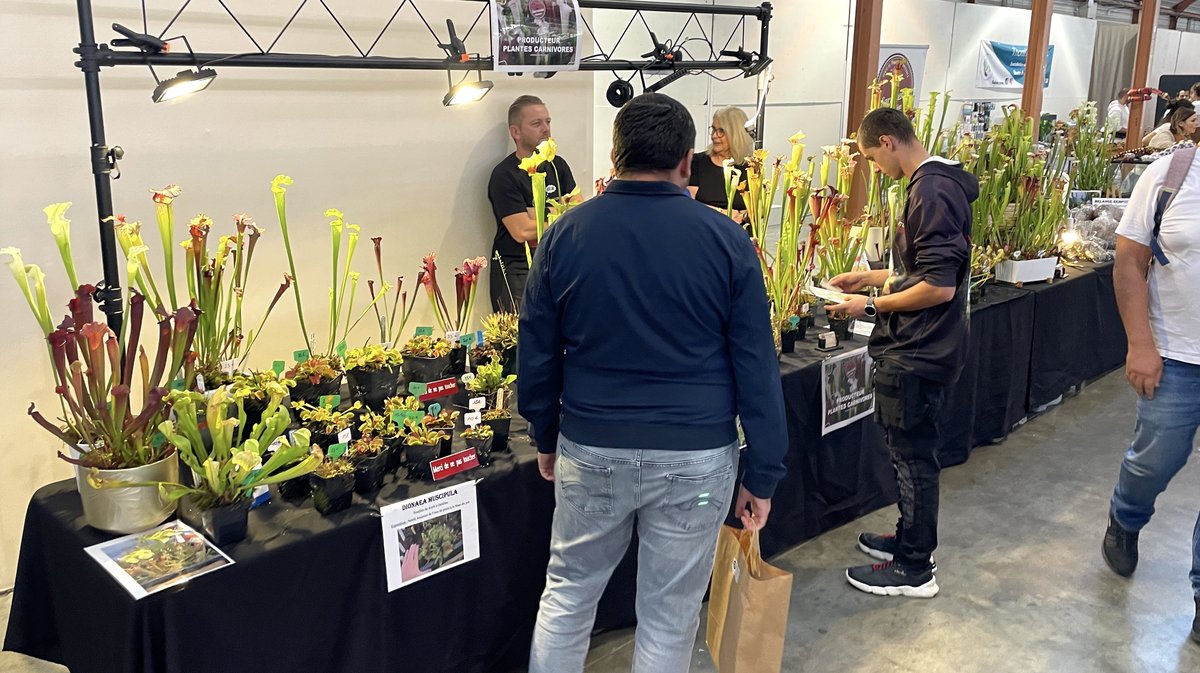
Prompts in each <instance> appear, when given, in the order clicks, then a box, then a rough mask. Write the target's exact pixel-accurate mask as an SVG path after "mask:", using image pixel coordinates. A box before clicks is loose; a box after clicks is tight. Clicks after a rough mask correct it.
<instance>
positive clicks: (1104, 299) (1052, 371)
mask: <svg viewBox="0 0 1200 673" xmlns="http://www.w3.org/2000/svg"><path fill="white" fill-rule="evenodd" d="M1026 288H1027V289H1029V290H1030V291H1031V292H1032V293H1033V298H1034V319H1033V343H1034V348H1033V357H1032V360H1031V361H1030V366H1029V396H1028V402H1027V405H1026V406H1027V410H1028V411H1030V412H1036V411H1039V410H1041V409H1043V408H1044V407H1045V406H1046V405H1048V404H1050V403H1052V402H1054V401H1056V400H1058V399H1059V398H1060V397H1062V396H1063V395H1064V394H1065V393H1068V392H1070V391H1071V390H1072V389H1075V388H1077V387H1078V386H1079V385H1081V384H1083V383H1085V382H1087V381H1091V380H1093V379H1095V378H1097V377H1099V376H1102V375H1103V374H1106V373H1108V372H1110V371H1112V370H1114V369H1116V368H1117V367H1120V366H1121V364H1122V363H1124V361H1125V346H1126V343H1125V331H1124V329H1123V328H1122V326H1121V318H1120V315H1119V314H1118V312H1117V304H1116V296H1115V295H1114V293H1113V287H1112V264H1101V265H1083V266H1082V267H1079V268H1074V267H1071V268H1068V269H1067V277H1066V278H1062V279H1059V280H1056V281H1054V282H1053V283H1039V284H1036V285H1028V286H1026Z"/></svg>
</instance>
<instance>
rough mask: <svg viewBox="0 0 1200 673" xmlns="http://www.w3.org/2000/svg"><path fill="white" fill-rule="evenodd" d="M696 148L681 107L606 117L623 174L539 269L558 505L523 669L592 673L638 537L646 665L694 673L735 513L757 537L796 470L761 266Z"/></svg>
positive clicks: (534, 375)
mask: <svg viewBox="0 0 1200 673" xmlns="http://www.w3.org/2000/svg"><path fill="white" fill-rule="evenodd" d="M695 142H696V127H695V125H694V123H693V122H692V116H691V113H689V112H688V110H687V108H685V107H684V106H683V105H682V104H681V103H679V102H678V101H675V100H673V99H671V98H669V97H667V96H664V95H662V94H646V95H642V96H638V97H637V98H634V99H633V100H632V101H630V102H629V103H628V104H626V105H625V107H624V108H622V109H621V111H620V112H619V113H617V118H616V121H615V122H614V124H613V165H614V166H615V168H616V170H617V179H616V180H614V181H613V182H612V183H611V184H610V185H609V186H608V189H607V190H605V192H604V194H603V195H601V196H598V197H596V198H594V199H592V200H591V201H588V202H587V203H585V204H583V205H581V206H579V207H578V208H575V209H574V210H572V211H571V212H569V213H567V214H566V215H564V216H563V217H562V219H560V220H559V221H558V222H556V223H555V224H554V226H553V227H550V228H549V229H547V230H546V234H545V236H543V237H542V243H541V245H539V246H538V250H537V253H535V254H534V257H533V266H532V268H531V269H530V273H529V284H528V285H527V286H526V288H525V304H524V307H523V308H522V310H521V358H520V364H519V367H520V372H519V377H518V379H517V385H518V386H519V396H518V398H519V400H520V407H521V415H523V416H524V417H525V418H527V419H529V422H530V425H531V426H532V427H533V432H534V437H535V438H536V439H537V447H538V451H539V454H538V467H539V468H540V469H541V473H542V476H543V477H544V478H546V479H548V480H552V481H553V482H554V494H555V502H556V506H555V509H554V523H553V526H552V528H551V539H550V563H549V567H548V568H547V569H546V590H545V593H543V594H542V602H541V609H540V610H539V611H538V617H537V623H536V626H535V627H534V633H533V643H532V645H531V648H530V661H529V671H530V673H579V672H580V671H582V670H583V664H584V660H585V659H586V657H587V650H588V638H589V635H590V634H591V631H592V622H593V621H594V619H595V617H596V604H597V602H598V601H599V600H600V595H601V594H602V593H603V592H604V587H605V585H607V584H608V578H609V576H611V575H612V572H613V569H614V568H615V567H616V566H617V564H618V563H619V562H620V561H621V558H622V557H624V555H625V552H626V550H627V549H628V548H629V541H630V539H631V536H632V534H633V531H634V529H635V528H636V529H637V533H638V540H639V543H638V577H637V616H638V626H637V633H636V635H635V637H634V647H633V671H634V673H687V671H688V670H689V668H690V665H691V661H692V648H693V646H694V643H695V638H696V629H697V627H698V626H699V624H700V600H701V598H703V596H704V590H705V589H706V588H707V587H708V580H709V575H710V573H711V571H712V564H713V556H714V555H715V552H716V539H717V530H718V529H719V528H720V525H721V522H722V521H723V520H724V519H725V514H726V513H727V512H728V511H729V504H730V502H731V501H732V502H734V503H736V504H735V505H734V508H735V510H736V511H737V513H738V514H739V515H740V518H741V521H742V525H743V526H745V527H747V528H751V529H758V528H761V527H762V525H763V524H765V523H766V521H767V516H768V514H769V512H770V508H771V496H772V495H773V493H774V490H775V485H776V484H777V483H778V482H779V479H780V478H781V477H782V476H783V474H784V467H783V456H784V453H785V452H786V451H787V430H786V427H787V424H786V422H785V419H784V411H783V390H782V388H781V386H780V382H779V360H778V357H777V356H776V354H775V345H774V338H773V335H772V333H771V316H770V310H769V309H768V307H767V295H766V290H765V289H764V287H763V278H762V269H761V267H760V266H759V263H758V258H757V256H756V255H755V252H754V246H753V244H752V243H751V242H750V239H749V238H748V237H747V236H746V233H745V232H744V231H742V229H741V227H739V226H738V225H736V224H734V222H733V220H730V219H729V218H728V217H726V216H725V215H724V214H722V213H719V212H717V211H715V210H713V209H711V208H709V207H708V206H705V205H704V204H702V203H699V202H698V201H695V200H694V199H692V198H691V195H690V194H688V192H687V185H688V180H689V178H690V176H691V170H692V148H693V147H694V144H695ZM735 417H740V418H741V421H742V428H743V429H744V430H745V432H746V442H747V445H748V447H747V449H746V455H745V457H744V459H745V464H746V472H745V476H744V478H743V479H742V485H741V487H740V489H735V481H736V476H737V462H738V435H737V428H736V426H735V423H734V418H735Z"/></svg>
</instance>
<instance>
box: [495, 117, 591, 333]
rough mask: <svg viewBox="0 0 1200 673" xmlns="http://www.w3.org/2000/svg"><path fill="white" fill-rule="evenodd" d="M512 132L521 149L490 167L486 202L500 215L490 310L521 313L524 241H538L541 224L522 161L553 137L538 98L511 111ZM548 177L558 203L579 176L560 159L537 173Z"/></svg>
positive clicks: (548, 189) (525, 268) (526, 268)
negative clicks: (490, 173) (543, 142)
mask: <svg viewBox="0 0 1200 673" xmlns="http://www.w3.org/2000/svg"><path fill="white" fill-rule="evenodd" d="M508 133H509V135H510V136H512V139H513V142H514V143H516V146H517V150H516V151H515V152H513V153H512V154H510V155H508V156H507V157H505V158H504V160H503V161H501V162H500V163H499V164H496V167H495V168H493V169H492V177H491V179H490V180H488V200H489V201H491V203H492V214H493V215H495V217H496V239H495V241H494V243H493V244H492V265H491V266H492V271H491V288H492V309H493V310H495V311H517V310H519V309H520V306H521V296H522V295H523V294H524V292H525V278H526V277H527V276H528V275H529V262H528V260H527V259H526V258H525V245H524V244H525V242H527V241H528V242H529V244H530V246H533V245H534V244H535V243H536V242H537V220H536V219H535V215H534V212H533V185H532V184H530V180H529V174H528V173H527V172H525V171H523V170H521V168H520V164H521V160H522V159H525V158H526V157H529V156H530V155H532V154H533V153H534V151H535V150H537V146H538V144H539V143H541V142H542V141H544V140H547V139H549V138H550V112H549V111H548V110H547V109H546V105H545V104H544V103H543V102H542V101H541V99H540V98H537V97H536V96H521V97H520V98H518V99H517V100H515V101H513V104H512V105H511V106H509V108H508ZM538 170H540V171H541V172H542V173H545V174H546V198H547V199H559V198H562V196H563V195H564V194H570V193H571V192H572V191H574V190H575V177H574V176H573V175H571V168H570V166H568V165H567V162H566V161H565V160H564V159H563V158H562V157H561V156H556V157H555V158H554V161H553V162H545V163H543V164H542V165H541V167H540V168H539V169H538Z"/></svg>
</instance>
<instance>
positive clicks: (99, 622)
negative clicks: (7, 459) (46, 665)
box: [5, 450, 554, 673]
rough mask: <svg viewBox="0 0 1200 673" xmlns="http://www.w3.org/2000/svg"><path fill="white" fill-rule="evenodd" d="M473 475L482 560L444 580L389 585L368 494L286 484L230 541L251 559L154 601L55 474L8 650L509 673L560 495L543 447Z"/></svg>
mask: <svg viewBox="0 0 1200 673" xmlns="http://www.w3.org/2000/svg"><path fill="white" fill-rule="evenodd" d="M472 476H473V477H474V476H482V477H483V481H481V482H480V483H479V485H478V502H479V535H480V552H481V558H480V559H479V560H478V561H474V562H471V563H466V564H463V565H461V566H459V567H456V568H453V569H451V570H448V571H446V572H445V573H443V574H440V575H438V576H437V577H432V578H430V579H427V580H425V581H423V582H419V583H417V584H413V585H411V586H408V587H405V588H403V589H401V590H398V591H396V592H393V593H388V592H387V585H386V575H385V570H384V563H383V550H382V535H381V534H380V530H381V528H380V520H379V518H378V517H377V516H375V515H373V512H372V511H371V509H370V507H369V506H368V505H367V504H366V503H365V502H363V501H360V500H357V499H356V504H355V505H354V506H353V507H352V508H351V509H349V510H347V511H345V512H341V513H338V514H335V515H333V516H330V517H327V518H326V517H322V516H320V515H319V514H318V513H317V512H316V511H315V510H314V509H313V508H312V505H311V504H308V503H304V504H301V505H299V506H294V505H291V504H287V503H283V502H279V501H278V496H277V495H276V502H273V503H272V504H270V505H268V506H266V507H263V508H260V509H256V510H254V511H252V512H251V513H250V519H251V520H250V536H249V538H248V539H247V540H246V541H244V542H242V543H240V544H237V545H233V546H231V547H230V549H228V550H227V551H228V552H229V554H230V556H232V557H233V559H234V560H235V561H236V563H235V565H233V566H231V567H228V568H224V569H221V570H219V571H217V572H214V573H210V574H207V575H204V576H201V577H198V578H195V579H193V580H191V581H190V582H189V583H188V584H186V585H182V586H179V587H175V588H172V589H167V590H165V591H163V592H160V593H157V594H153V595H150V596H148V597H146V598H143V599H142V600H140V601H134V600H133V599H132V598H131V597H130V596H129V595H128V594H127V593H126V592H125V590H124V589H122V588H121V587H119V586H118V585H117V583H116V582H115V581H113V580H112V579H111V578H110V577H108V575H107V574H106V573H105V571H104V570H102V569H101V568H100V567H99V566H98V565H96V564H95V563H94V562H93V561H92V560H91V559H90V557H88V556H87V555H86V554H85V553H84V551H83V548H84V547H85V546H87V545H91V544H94V543H97V542H102V541H104V540H107V539H110V536H107V535H104V534H102V533H99V532H97V531H95V530H93V529H92V528H89V527H87V526H85V525H84V523H83V520H82V514H81V510H80V502H79V494H78V493H77V492H76V491H75V490H74V482H72V481H64V482H59V483H56V484H51V485H50V486H47V487H44V488H42V489H41V490H39V491H38V492H37V493H36V494H35V496H34V498H33V501H32V502H31V503H30V505H29V510H28V514H27V517H26V522H25V531H24V537H23V540H22V545H21V556H20V560H19V565H18V574H17V585H16V590H15V592H14V595H13V604H12V613H11V617H10V620H9V627H8V634H7V637H6V639H5V649H9V650H15V651H18V652H23V653H25V654H29V655H31V656H34V657H38V658H42V659H48V660H51V661H57V662H60V663H63V664H65V665H66V666H67V667H69V668H70V669H71V670H72V671H73V672H74V673H86V672H89V671H96V672H97V673H100V672H103V673H113V672H114V671H130V672H144V673H182V672H184V671H196V672H198V673H199V672H204V673H212V672H214V671H247V672H251V671H254V672H258V673H263V672H267V671H289V672H290V671H323V672H325V671H328V672H329V673H338V672H342V671H345V672H346V673H351V672H354V673H363V672H370V671H400V670H403V671H445V672H447V673H449V672H451V671H453V672H462V671H470V672H479V673H485V672H487V673H495V672H496V671H499V670H504V669H505V667H507V666H512V665H517V664H519V663H520V662H522V661H524V659H525V657H526V656H527V653H528V647H529V639H530V636H531V634H532V624H533V619H534V615H536V613H537V603H538V599H539V597H540V594H541V589H542V587H543V586H544V583H545V577H544V576H545V569H546V562H547V559H548V558H549V542H550V539H549V531H550V524H549V522H550V516H551V514H552V511H553V506H554V494H553V489H552V487H551V485H550V484H549V483H548V482H546V481H544V480H542V479H541V477H540V476H539V475H538V472H537V468H536V461H535V460H534V459H533V456H532V452H530V451H529V450H525V451H524V452H522V453H518V454H517V455H516V456H509V457H501V458H499V459H498V460H497V461H496V464H495V465H494V466H493V467H490V468H487V469H486V470H485V471H484V472H482V473H477V474H475V475H472ZM467 478H468V477H456V478H454V479H450V480H447V481H445V482H441V483H440V484H439V485H437V486H435V485H433V484H420V483H412V482H401V483H399V484H392V485H389V486H385V487H384V490H383V492H382V493H381V496H382V498H386V499H387V500H391V501H396V500H403V499H405V498H408V497H412V496H415V495H418V494H420V493H422V492H426V491H429V490H432V489H434V488H440V487H442V486H445V485H447V484H451V483H458V482H461V481H464V480H466V479H467Z"/></svg>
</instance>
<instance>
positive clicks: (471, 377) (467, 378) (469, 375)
mask: <svg viewBox="0 0 1200 673" xmlns="http://www.w3.org/2000/svg"><path fill="white" fill-rule="evenodd" d="M474 380H475V375H474V374H472V373H471V372H467V373H466V374H463V375H462V382H463V385H466V384H468V383H470V382H472V381H474Z"/></svg>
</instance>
